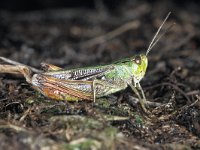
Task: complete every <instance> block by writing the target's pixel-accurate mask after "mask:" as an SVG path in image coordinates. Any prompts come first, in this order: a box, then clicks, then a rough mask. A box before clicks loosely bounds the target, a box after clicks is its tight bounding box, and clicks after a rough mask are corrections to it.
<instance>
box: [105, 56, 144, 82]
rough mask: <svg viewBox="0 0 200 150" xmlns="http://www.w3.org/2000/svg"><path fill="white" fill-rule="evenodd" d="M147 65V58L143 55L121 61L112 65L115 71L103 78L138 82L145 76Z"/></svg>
mask: <svg viewBox="0 0 200 150" xmlns="http://www.w3.org/2000/svg"><path fill="white" fill-rule="evenodd" d="M147 65H148V60H147V57H146V55H143V54H141V55H137V56H133V57H131V58H126V59H122V60H120V61H117V62H115V63H114V64H113V66H114V67H115V69H114V70H113V71H111V72H109V73H107V74H106V75H105V77H106V78H110V79H113V80H115V79H116V80H117V79H122V80H127V81H130V80H132V79H134V80H136V81H137V82H139V81H140V80H141V79H142V78H143V77H144V75H145V72H146V69H147Z"/></svg>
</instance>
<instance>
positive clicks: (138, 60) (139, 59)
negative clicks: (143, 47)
mask: <svg viewBox="0 0 200 150" xmlns="http://www.w3.org/2000/svg"><path fill="white" fill-rule="evenodd" d="M134 61H135V63H136V64H138V65H140V64H141V57H140V56H135V59H134Z"/></svg>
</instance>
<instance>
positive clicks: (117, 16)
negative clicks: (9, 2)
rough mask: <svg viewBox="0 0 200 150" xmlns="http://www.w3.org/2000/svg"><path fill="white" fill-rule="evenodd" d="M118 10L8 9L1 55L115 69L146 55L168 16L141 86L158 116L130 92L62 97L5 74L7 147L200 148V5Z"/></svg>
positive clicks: (155, 4) (1, 107)
mask: <svg viewBox="0 0 200 150" xmlns="http://www.w3.org/2000/svg"><path fill="white" fill-rule="evenodd" d="M117 4H118V5H116V4H115V5H114V4H113V6H115V7H111V6H112V5H111V6H109V7H108V6H107V5H104V3H102V2H101V1H97V2H96V3H95V6H94V7H95V8H81V7H78V8H62V9H45V10H33V11H26V12H13V11H1V12H0V56H3V57H6V58H9V59H11V60H14V61H17V62H20V63H22V64H26V65H28V66H32V67H35V68H38V69H41V67H40V63H41V62H46V63H50V64H54V65H57V66H60V67H63V68H65V69H70V68H77V67H84V66H91V65H92V66H93V65H100V64H102V65H103V64H109V63H112V62H113V61H116V60H119V59H122V58H126V57H130V56H133V55H136V54H139V53H145V52H146V49H147V47H148V45H149V43H150V41H151V40H152V37H153V35H154V34H155V32H156V31H157V29H158V27H159V26H160V25H161V23H162V21H163V19H164V18H165V16H166V15H167V14H168V12H170V11H171V12H172V14H171V15H170V17H169V19H168V20H167V22H166V23H165V25H164V27H163V29H162V32H163V31H166V30H167V33H166V34H165V35H164V36H163V37H162V38H161V39H160V40H159V42H158V43H157V44H156V46H155V47H154V48H153V49H152V50H151V51H150V53H149V55H148V61H149V64H148V69H147V72H146V74H145V77H144V78H143V79H142V81H141V82H140V83H141V86H142V87H143V90H144V93H145V95H146V97H147V100H148V101H149V102H151V103H152V104H154V105H155V104H156V106H152V105H150V106H149V108H148V111H149V112H151V116H148V115H146V114H145V113H143V111H142V110H141V108H140V106H139V104H137V102H136V98H135V97H136V95H135V94H134V93H133V92H132V91H131V89H130V88H127V89H126V90H124V91H120V92H118V93H115V94H112V95H111V96H108V97H103V98H99V99H97V100H96V102H95V103H93V102H88V101H76V102H67V101H55V100H52V99H50V98H47V97H44V96H43V95H41V93H39V92H37V91H35V90H34V89H33V88H32V87H31V85H29V84H28V83H27V82H26V81H25V79H24V78H23V76H19V75H12V74H0V141H1V145H0V149H7V150H8V149H16V150H17V149H33V150H36V149H55V150H56V149H59V150H60V149H92V150H95V149H144V150H151V149H152V150H155V149H170V150H175V149H176V150H182V149H200V91H199V90H200V69H199V68H200V28H199V27H200V16H199V14H200V4H199V3H198V1H186V2H185V1H184V2H182V1H174V2H172V1H128V0H127V1H126V2H123V3H122V2H121V3H117ZM173 23H175V25H174V26H173V27H172V28H171V29H169V30H168V29H167V28H168V27H169V26H170V25H172V24H173ZM3 63H4V62H3V61H1V64H3ZM157 104H158V105H157Z"/></svg>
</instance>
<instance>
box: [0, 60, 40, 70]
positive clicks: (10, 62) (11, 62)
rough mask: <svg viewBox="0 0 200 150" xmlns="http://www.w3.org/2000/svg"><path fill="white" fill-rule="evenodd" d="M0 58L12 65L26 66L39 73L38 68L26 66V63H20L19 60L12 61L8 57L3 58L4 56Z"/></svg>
mask: <svg viewBox="0 0 200 150" xmlns="http://www.w3.org/2000/svg"><path fill="white" fill-rule="evenodd" d="M0 60H2V61H4V62H6V63H9V64H12V65H21V66H26V67H28V68H30V69H31V70H32V71H33V72H35V73H41V72H42V71H41V70H39V69H36V68H34V67H30V66H27V65H24V64H22V63H19V62H16V61H13V60H11V59H8V58H5V57H0Z"/></svg>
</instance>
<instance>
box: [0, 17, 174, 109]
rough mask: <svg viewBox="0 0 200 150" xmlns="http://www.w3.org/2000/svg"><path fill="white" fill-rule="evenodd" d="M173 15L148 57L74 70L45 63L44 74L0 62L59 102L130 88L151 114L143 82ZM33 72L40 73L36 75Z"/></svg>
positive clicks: (151, 46) (5, 69)
mask: <svg viewBox="0 0 200 150" xmlns="http://www.w3.org/2000/svg"><path fill="white" fill-rule="evenodd" d="M169 15H170V13H169V14H168V15H167V16H166V18H165V19H164V21H163V23H162V24H161V26H160V27H159V29H158V30H157V32H156V34H155V35H154V37H153V39H152V41H151V43H150V45H149V47H148V49H147V51H146V54H140V55H136V56H133V57H130V58H125V59H122V60H120V61H117V62H114V63H112V64H109V65H102V66H95V67H85V68H76V69H70V70H65V69H62V68H60V67H57V66H54V65H51V64H44V63H43V66H44V67H45V68H46V70H45V71H43V72H38V70H35V71H34V70H33V69H32V68H30V67H28V66H26V65H23V64H20V63H17V62H14V61H12V60H9V59H6V58H4V57H1V58H0V59H2V60H4V61H6V62H8V63H11V64H14V65H1V66H0V72H2V73H20V74H23V75H24V77H25V78H26V81H27V82H28V83H29V84H31V85H32V86H33V88H34V89H36V90H37V91H39V92H41V93H42V94H43V95H45V96H46V97H49V98H52V99H57V100H68V101H76V100H80V99H82V100H93V101H95V99H96V98H99V97H102V96H107V95H109V94H112V93H115V92H118V91H121V90H124V89H126V88H127V87H128V86H130V87H131V88H132V90H133V91H134V92H135V93H136V95H137V96H138V98H139V102H140V104H141V106H142V108H143V110H144V111H145V112H147V109H146V98H145V94H144V92H143V90H142V87H141V85H140V80H141V79H142V78H143V77H144V75H145V72H146V69H147V65H148V58H147V56H148V53H149V52H150V51H151V49H152V48H153V47H154V46H155V44H156V43H157V42H158V41H159V39H160V38H161V37H162V36H163V35H164V34H162V35H161V36H159V37H158V38H157V39H156V37H157V35H158V34H159V32H160V30H161V28H162V26H163V25H164V23H165V22H166V20H167V18H168V17H169ZM33 72H37V73H35V74H33ZM139 91H140V92H139Z"/></svg>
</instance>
